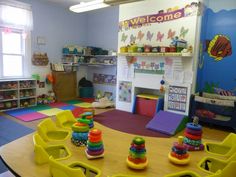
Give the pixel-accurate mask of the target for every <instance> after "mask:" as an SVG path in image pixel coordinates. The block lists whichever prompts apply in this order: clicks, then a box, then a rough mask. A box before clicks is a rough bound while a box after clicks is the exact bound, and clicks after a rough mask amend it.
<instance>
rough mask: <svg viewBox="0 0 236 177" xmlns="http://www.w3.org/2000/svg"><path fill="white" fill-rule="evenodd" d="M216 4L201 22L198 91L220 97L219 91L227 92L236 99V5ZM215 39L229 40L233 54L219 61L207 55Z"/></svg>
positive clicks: (207, 10)
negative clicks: (215, 94) (210, 42)
mask: <svg viewBox="0 0 236 177" xmlns="http://www.w3.org/2000/svg"><path fill="white" fill-rule="evenodd" d="M230 2H231V1H230ZM213 4H214V3H213ZM213 4H210V3H209V4H208V6H207V9H206V11H205V13H204V16H203V20H202V30H201V44H202V53H200V60H199V68H198V83H197V91H207V92H211V93H219V94H221V93H222V92H219V90H221V91H223V90H224V91H228V92H227V94H234V95H236V89H235V88H236V70H235V65H236V36H235V31H236V21H235V18H236V3H235V2H234V3H231V7H229V6H228V5H227V4H226V3H224V1H223V0H221V1H219V0H217V1H216V4H214V5H213ZM225 4H226V5H225ZM211 5H212V7H211ZM216 35H224V36H226V37H227V38H228V39H229V43H230V44H231V47H232V54H231V55H229V56H225V57H224V58H222V60H220V61H217V60H216V59H215V58H214V57H212V56H210V55H209V54H208V52H207V46H208V45H207V43H208V42H209V41H211V40H212V39H213V38H214V37H215V36H216ZM217 90H218V91H217ZM225 93H226V92H225Z"/></svg>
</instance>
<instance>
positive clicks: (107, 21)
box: [87, 6, 119, 99]
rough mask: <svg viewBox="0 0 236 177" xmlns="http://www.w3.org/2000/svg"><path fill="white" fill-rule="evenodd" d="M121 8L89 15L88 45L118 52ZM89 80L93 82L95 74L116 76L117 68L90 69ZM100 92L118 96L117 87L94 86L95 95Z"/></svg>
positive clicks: (112, 8) (110, 8)
mask: <svg viewBox="0 0 236 177" xmlns="http://www.w3.org/2000/svg"><path fill="white" fill-rule="evenodd" d="M118 24H119V7H118V6H114V7H108V8H104V9H99V10H96V11H91V12H88V13H87V45H88V46H94V47H102V48H103V49H106V50H114V51H117V48H118ZM88 70H89V72H88V73H87V79H88V80H91V81H92V80H93V73H97V74H108V75H116V66H108V67H89V68H88ZM98 91H102V92H103V93H104V92H112V93H113V99H115V95H116V86H109V85H104V84H94V95H96V93H97V92H98Z"/></svg>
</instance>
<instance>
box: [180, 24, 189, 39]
mask: <svg viewBox="0 0 236 177" xmlns="http://www.w3.org/2000/svg"><path fill="white" fill-rule="evenodd" d="M188 30H189V29H184V27H183V26H182V27H181V29H180V35H179V37H183V38H185V36H186V34H187V33H188Z"/></svg>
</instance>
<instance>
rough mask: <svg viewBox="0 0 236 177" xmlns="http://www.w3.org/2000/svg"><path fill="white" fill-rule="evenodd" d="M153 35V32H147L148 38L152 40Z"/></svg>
mask: <svg viewBox="0 0 236 177" xmlns="http://www.w3.org/2000/svg"><path fill="white" fill-rule="evenodd" d="M152 37H153V33H151V32H150V31H148V32H147V40H149V41H151V40H152Z"/></svg>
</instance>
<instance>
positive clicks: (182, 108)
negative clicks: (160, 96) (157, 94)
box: [165, 85, 190, 115]
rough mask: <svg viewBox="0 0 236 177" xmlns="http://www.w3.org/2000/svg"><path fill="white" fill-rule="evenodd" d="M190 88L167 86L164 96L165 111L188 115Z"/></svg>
mask: <svg viewBox="0 0 236 177" xmlns="http://www.w3.org/2000/svg"><path fill="white" fill-rule="evenodd" d="M189 97H190V86H188V85H169V88H168V91H167V93H166V95H165V110H166V111H170V112H175V113H179V114H184V115H188V110H189Z"/></svg>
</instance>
